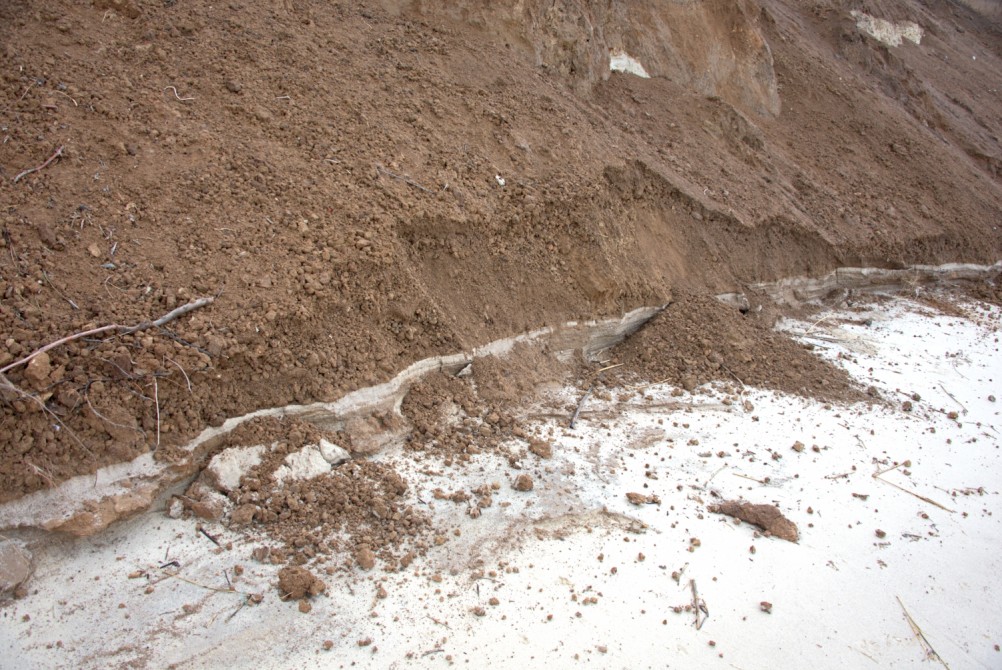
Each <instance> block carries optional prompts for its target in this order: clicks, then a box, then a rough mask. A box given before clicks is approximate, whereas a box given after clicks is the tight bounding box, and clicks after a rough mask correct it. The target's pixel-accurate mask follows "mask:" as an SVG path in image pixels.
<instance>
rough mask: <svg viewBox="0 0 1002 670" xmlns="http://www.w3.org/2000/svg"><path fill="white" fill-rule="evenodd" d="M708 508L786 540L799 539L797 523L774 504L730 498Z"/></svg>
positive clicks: (715, 512)
mask: <svg viewBox="0 0 1002 670" xmlns="http://www.w3.org/2000/svg"><path fill="white" fill-rule="evenodd" d="M708 509H709V510H710V511H711V512H713V513H714V514H725V515H727V516H730V517H734V518H735V519H740V520H742V521H744V522H746V523H750V524H752V525H753V526H758V527H759V528H761V529H762V530H764V531H766V532H767V533H769V534H770V535H773V536H775V537H778V538H780V539H782V540H786V541H788V542H797V541H798V540H799V539H800V534H799V532H798V531H797V524H795V523H793V522H792V521H790V520H789V519H787V518H786V517H785V516H783V513H782V512H780V511H779V508H778V507H776V506H775V505H755V504H752V503H747V502H741V501H737V500H730V501H727V502H723V503H720V504H719V505H710V506H709V508H708Z"/></svg>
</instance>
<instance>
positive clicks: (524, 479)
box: [511, 474, 533, 491]
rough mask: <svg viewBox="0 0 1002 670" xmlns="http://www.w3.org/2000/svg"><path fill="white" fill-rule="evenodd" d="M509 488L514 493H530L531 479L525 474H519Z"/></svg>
mask: <svg viewBox="0 0 1002 670" xmlns="http://www.w3.org/2000/svg"><path fill="white" fill-rule="evenodd" d="M511 487H512V488H513V489H515V490H516V491H531V490H532V487H533V482H532V477H531V476H529V475H527V474H521V475H519V476H518V477H516V478H515V481H514V482H513V483H512V485H511Z"/></svg>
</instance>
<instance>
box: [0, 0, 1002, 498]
mask: <svg viewBox="0 0 1002 670" xmlns="http://www.w3.org/2000/svg"><path fill="white" fill-rule="evenodd" d="M429 5H435V3H411V2H393V1H390V0H386V1H385V2H375V1H373V2H359V3H319V2H311V1H310V0H303V1H299V0H296V1H294V2H287V3H284V4H281V5H280V6H272V5H271V4H267V3H265V4H253V3H251V4H246V5H245V4H240V3H230V4H219V3H211V4H210V3H205V2H163V3H161V2H153V1H146V0H121V1H119V0H115V1H113V2H110V1H106V0H101V1H95V2H94V3H93V4H88V3H83V4H81V3H70V2H67V1H66V0H40V1H38V2H26V1H24V0H13V1H10V2H5V3H3V4H2V5H0V92H2V94H0V95H2V98H3V101H4V102H3V103H2V105H0V135H2V140H0V194H2V197H3V201H4V206H3V208H2V210H0V231H2V236H0V296H2V302H0V338H2V340H3V349H2V350H0V370H2V373H3V374H4V375H5V377H4V378H3V379H0V394H2V398H0V401H2V403H0V500H9V499H12V498H16V497H18V496H21V495H23V494H24V493H27V492H30V491H35V490H38V489H41V488H44V487H48V486H53V485H55V484H56V483H58V482H60V481H62V480H64V479H66V478H68V477H71V476H73V475H76V474H80V473H87V472H92V471H94V470H95V469H96V468H97V467H99V466H101V465H104V464H108V463H113V462H118V461H123V460H127V459H130V458H132V457H134V456H136V455H137V454H140V453H143V452H146V451H150V450H157V453H158V454H160V453H162V454H170V453H171V448H172V447H176V446H177V445H180V444H183V443H184V442H185V441H187V440H188V439H190V438H191V437H192V436H193V435H194V434H195V433H196V432H197V431H199V430H200V429H202V428H203V427H204V426H205V425H207V424H209V425H219V424H220V423H221V422H222V421H223V420H224V419H226V418H227V417H231V416H236V415H240V414H244V413H246V412H249V411H252V410H255V409H259V408H264V407H272V406H282V405H285V404H288V403H291V402H300V403H305V402H310V401H314V400H333V399H335V398H337V397H339V396H341V395H343V394H344V393H346V392H348V391H350V390H353V389H357V388H359V387H362V386H367V385H370V384H372V383H375V382H378V381H382V380H385V379H387V378H389V377H390V376H392V375H393V374H394V373H395V372H396V371H398V370H400V369H402V368H403V367H405V366H406V365H407V364H408V363H410V362H413V361H415V360H419V359H422V358H425V357H427V356H429V355H433V354H442V353H452V352H454V351H457V350H460V349H462V348H468V347H471V346H474V345H477V344H480V343H483V342H487V341H490V340H493V339H496V338H498V337H502V336H506V335H510V334H513V333H517V332H520V331H521V330H523V329H526V328H536V327H539V326H542V325H544V324H556V323H561V322H563V321H566V320H569V319H573V318H582V317H597V316H603V315H618V314H621V313H622V312H623V311H625V310H627V309H630V308H633V307H636V306H640V305H656V304H662V303H664V302H666V300H667V298H668V297H669V296H670V295H672V293H673V292H676V293H677V292H680V291H683V290H684V291H690V292H693V295H694V296H695V295H697V294H699V293H701V292H721V291H730V290H735V289H737V288H739V287H740V286H742V285H744V284H746V283H748V282H755V281H763V280H769V279H775V278H778V277H782V276H789V275H797V274H820V273H824V272H827V271H830V270H832V269H833V268H835V267H837V266H839V265H867V264H875V265H883V266H897V265H900V264H904V263H910V262H927V263H937V262H944V261H970V262H993V261H995V260H997V259H998V258H999V257H1000V256H1002V253H1000V251H1002V232H1000V231H999V230H998V224H999V212H1000V211H1002V184H1000V181H999V172H998V171H999V166H1000V165H1002V149H1000V146H999V136H1000V128H1002V105H1000V104H998V102H999V101H998V91H999V90H1000V88H1002V81H1000V78H1002V74H1000V73H1002V37H1000V16H999V13H998V12H997V11H995V10H994V9H993V8H992V7H985V6H983V5H982V4H981V3H967V4H964V3H949V4H943V3H934V4H932V5H928V6H927V5H925V4H923V3H918V2H911V1H907V0H891V1H889V2H880V3H876V2H869V1H866V2H848V1H843V0H821V1H819V2H812V3H807V4H805V3H799V2H785V1H783V0H763V1H762V2H761V3H759V5H756V4H755V3H752V2H739V3H697V4H695V5H690V4H686V3H682V4H678V5H677V6H676V4H674V3H671V4H669V5H665V6H664V8H663V9H656V10H655V9H651V10H650V12H651V15H650V16H647V15H643V16H641V15H640V14H636V13H635V12H636V11H639V10H627V9H617V10H607V9H603V8H601V7H599V3H590V2H585V1H584V0H574V1H571V2H566V3H561V6H560V7H559V8H557V9H554V10H553V11H544V7H543V4H542V3H541V2H528V3H514V2H499V3H490V5H488V6H485V5H483V4H482V3H472V4H470V3H462V2H460V3H449V7H448V8H447V9H439V8H437V7H438V5H435V7H430V6H429ZM474 5H475V6H474ZM850 9H856V10H861V11H865V12H867V13H869V14H872V15H874V16H877V17H879V18H886V19H888V20H891V21H906V20H907V21H914V22H916V23H917V24H919V25H921V26H922V27H923V28H924V30H925V33H924V35H925V36H924V38H923V40H922V42H921V44H918V45H916V44H913V43H911V42H905V43H904V44H903V45H902V46H899V47H890V46H887V45H885V44H883V43H881V42H879V41H878V40H876V39H875V38H873V37H870V36H868V35H866V34H864V33H863V32H861V31H860V30H859V29H858V28H857V27H856V25H855V22H854V21H853V19H852V18H851V17H850V14H849V10H850ZM658 12H661V13H658ZM610 49H625V50H627V51H630V52H631V53H634V54H635V55H637V56H638V57H640V58H641V59H643V60H646V61H647V64H648V65H649V70H650V72H651V73H652V74H653V75H654V76H653V78H651V79H640V78H637V77H633V76H631V75H623V74H611V75H610V73H609V72H608V68H607V57H608V51H609V50H610ZM720 54H725V55H726V56H727V57H725V58H721V57H719V56H720ZM56 154H58V156H57V155H56ZM49 158H52V160H51V161H49V162H47V160H48V159H49ZM43 164H45V166H44V167H41V166H42V165H43ZM36 167H39V168H40V169H38V170H35V171H31V172H25V171H26V170H28V169H29V168H36ZM993 291H994V289H993ZM995 295H997V293H996V294H995ZM204 296H216V300H215V302H214V303H212V304H211V305H208V306H206V307H203V308H200V309H197V310H194V311H192V312H190V313H189V314H186V315H184V316H182V317H181V318H178V319H176V320H175V321H172V322H170V323H168V324H165V325H164V326H163V327H157V328H151V329H148V330H145V331H142V332H137V333H133V334H119V335H116V336H112V337H108V336H107V335H109V333H102V334H100V335H96V336H94V337H86V338H81V339H77V340H75V341H73V342H71V343H69V344H67V345H65V346H60V347H57V348H55V349H53V350H51V351H50V352H48V354H47V356H46V357H39V358H36V359H35V360H34V361H32V363H31V364H30V365H15V366H13V367H11V366H12V364H13V363H15V362H16V361H18V360H20V359H22V358H23V357H24V356H26V355H27V354H29V353H31V352H32V351H34V350H36V349H37V348H38V347H40V346H42V345H44V344H46V343H49V342H52V341H54V340H57V339H59V338H62V337H65V336H68V335H70V334H73V333H79V332H82V331H86V330H90V329H93V328H95V327H99V326H104V325H110V324H120V325H124V326H130V325H134V324H139V323H142V322H146V321H149V320H151V319H156V318H157V317H160V316H162V315H164V314H166V313H168V312H169V311H171V310H173V309H175V308H176V307H178V306H181V305H184V304H186V303H188V302H189V301H191V300H193V299H195V298H199V297H204ZM691 300H694V301H697V302H694V303H692V304H693V305H698V304H704V305H706V304H708V303H706V301H705V299H701V298H697V297H693V298H691ZM699 300H703V302H701V303H700V302H698V301H699ZM707 309H709V308H707ZM663 318H666V319H671V318H673V317H672V316H671V314H670V312H669V313H668V314H667V315H666V316H665V317H663ZM721 318H723V317H721ZM715 324H716V326H718V327H722V328H737V327H738V326H737V322H734V321H728V320H726V319H724V320H718V321H716V322H715ZM688 327H689V328H690V334H689V335H687V337H689V342H690V343H691V344H692V345H693V346H696V345H698V344H700V340H701V339H702V340H706V341H707V344H706V346H704V349H710V350H712V349H713V347H714V346H717V344H715V343H725V344H727V343H729V342H731V341H737V340H742V337H743V336H742V335H741V333H742V332H744V331H741V330H738V331H735V332H733V333H732V332H729V331H726V330H725V331H711V330H709V328H710V327H711V326H710V325H700V323H699V322H698V321H692V322H691V323H690V325H689V326H688ZM656 328H657V324H654V326H652V329H651V330H650V332H651V333H653V332H656V330H655V329H656ZM699 328H703V332H702V334H700V333H699V332H698V330H692V329H699ZM661 337H662V338H663V342H661V343H660V344H663V345H665V350H667V351H671V350H675V349H678V345H677V344H674V343H673V340H672V336H671V335H670V333H668V332H667V331H666V332H664V333H663V334H662V336H661ZM738 344H740V342H738ZM631 346H634V347H638V346H640V345H631ZM727 346H728V347H731V345H730V344H727ZM778 346H779V345H778V344H777V347H778ZM739 349H740V347H738V346H737V345H734V346H733V347H731V348H730V349H728V350H727V351H724V352H717V353H718V354H720V355H721V356H724V357H725V360H723V361H722V363H723V364H726V365H727V367H728V368H730V369H731V370H733V372H734V374H736V375H738V376H739V377H741V379H742V380H743V381H744V382H745V383H747V384H751V383H758V382H759V381H760V380H766V381H769V380H772V382H773V383H774V384H775V386H776V387H778V388H790V389H793V390H798V391H799V390H804V391H806V392H810V393H822V394H827V395H826V397H828V396H831V397H837V396H838V394H839V393H840V392H839V391H836V390H833V388H837V387H839V383H840V382H832V381H831V379H832V377H831V376H830V375H827V376H822V377H821V378H820V379H825V378H827V379H828V380H829V385H828V386H824V385H821V384H820V380H819V379H818V378H817V377H816V376H815V375H814V374H813V371H812V370H811V369H800V370H798V371H797V374H798V375H799V376H794V375H793V374H792V372H790V360H804V359H800V358H794V359H789V358H787V357H786V356H785V355H786V354H789V353H795V352H792V350H790V349H789V348H787V349H776V351H777V353H781V354H783V356H782V357H778V358H772V359H770V358H768V357H766V358H760V359H755V360H752V361H749V362H747V363H740V362H739V360H740V351H739ZM624 351H625V350H624ZM696 353H698V354H699V356H706V355H707V352H696V351H695V350H694V354H693V356H690V357H688V358H685V359H677V360H675V361H674V362H671V363H669V364H665V365H668V368H669V371H670V372H671V373H672V374H682V373H685V372H687V371H688V373H691V374H695V375H696V376H697V378H701V377H700V376H701V375H703V374H709V372H710V369H709V368H710V367H712V365H713V364H714V361H710V359H709V358H707V359H706V361H707V363H704V362H703V361H702V359H700V358H699V357H698V356H696V355H695V354H696ZM731 353H735V354H737V357H736V358H734V359H732V358H729V357H728V356H729V355H730V354H731ZM725 354H726V355H725ZM637 356H638V357H639V356H640V350H639V349H637ZM731 363H734V365H735V366H737V367H731ZM644 365H649V366H651V367H650V368H649V369H648V371H649V372H650V373H654V372H655V371H656V370H657V366H658V365H661V364H660V363H657V362H656V361H648V362H644ZM742 365H743V366H744V367H742ZM744 375H748V376H747V377H745V376H744ZM766 381H762V383H766ZM832 384H834V387H833V386H832ZM488 414H489V413H488ZM501 419H503V415H501V414H499V420H501ZM490 425H494V424H490ZM499 425H501V426H502V427H503V425H504V424H503V421H502V423H501V424H499ZM492 430H493V429H492ZM499 430H500V429H499ZM374 476H375V477H376V478H377V479H378V478H380V477H383V474H382V473H374ZM275 513H276V514H279V512H278V511H277V510H275Z"/></svg>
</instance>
